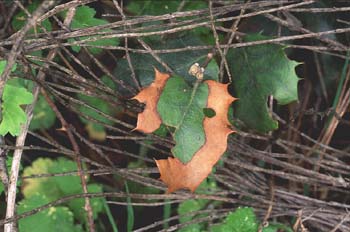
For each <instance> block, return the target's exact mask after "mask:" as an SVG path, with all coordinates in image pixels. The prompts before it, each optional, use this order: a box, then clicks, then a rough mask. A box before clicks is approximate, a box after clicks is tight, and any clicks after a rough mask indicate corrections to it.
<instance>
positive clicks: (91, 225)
mask: <svg viewBox="0 0 350 232" xmlns="http://www.w3.org/2000/svg"><path fill="white" fill-rule="evenodd" d="M41 93H42V95H43V96H44V97H45V99H46V101H47V103H48V104H49V105H50V107H51V108H52V110H53V111H54V112H55V114H56V116H57V118H58V119H59V120H60V122H61V124H62V129H63V130H64V131H66V133H67V135H68V138H69V141H70V143H71V144H72V146H73V150H74V153H75V161H76V163H77V167H78V171H79V177H80V181H81V185H82V188H83V192H84V193H87V192H88V189H87V184H86V179H85V173H84V170H83V168H82V162H81V158H80V151H79V150H80V149H79V146H78V144H77V142H76V140H75V138H74V135H73V133H72V131H71V128H70V125H69V124H68V123H67V122H66V120H65V119H64V117H63V115H62V114H61V112H60V111H59V110H58V109H57V107H56V105H55V104H54V103H53V102H52V100H51V98H50V97H49V96H48V94H47V93H46V91H45V90H44V89H41ZM85 210H86V212H87V217H88V223H89V228H90V232H94V231H95V226H94V219H93V212H92V208H91V204H90V200H89V198H88V197H85Z"/></svg>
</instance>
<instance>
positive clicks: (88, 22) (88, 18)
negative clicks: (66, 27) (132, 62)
mask: <svg viewBox="0 0 350 232" xmlns="http://www.w3.org/2000/svg"><path fill="white" fill-rule="evenodd" d="M95 15H96V11H95V9H93V8H91V7H88V6H80V7H77V10H76V13H75V15H74V18H73V21H72V24H71V28H72V29H81V28H87V27H92V26H99V25H104V24H107V23H108V21H106V20H104V19H98V18H95ZM87 38H89V37H88V36H84V37H80V39H82V40H84V39H87ZM69 41H70V42H72V41H74V40H73V39H69ZM87 44H88V45H90V46H92V47H88V49H89V50H90V52H91V53H93V54H98V53H100V52H101V51H102V49H101V48H97V47H93V46H107V45H113V46H116V45H118V44H119V39H118V38H109V39H98V40H96V41H90V42H87ZM72 49H73V51H75V52H79V51H80V46H76V45H74V46H72Z"/></svg>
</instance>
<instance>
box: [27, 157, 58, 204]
mask: <svg viewBox="0 0 350 232" xmlns="http://www.w3.org/2000/svg"><path fill="white" fill-rule="evenodd" d="M53 165H54V161H53V160H51V159H48V158H39V159H37V160H35V161H34V162H33V163H32V165H31V166H29V167H26V168H25V169H24V171H23V176H31V175H36V174H47V173H50V170H51V167H53ZM24 183H25V184H24V185H23V189H22V193H23V195H24V196H25V198H31V197H32V196H34V195H35V193H38V192H39V193H40V194H41V195H43V196H45V197H46V198H47V199H48V200H49V201H54V200H57V199H58V198H59V197H60V196H62V192H61V190H60V189H59V188H58V186H57V184H56V183H55V181H53V180H52V178H49V177H44V178H30V179H26V180H25V181H24Z"/></svg>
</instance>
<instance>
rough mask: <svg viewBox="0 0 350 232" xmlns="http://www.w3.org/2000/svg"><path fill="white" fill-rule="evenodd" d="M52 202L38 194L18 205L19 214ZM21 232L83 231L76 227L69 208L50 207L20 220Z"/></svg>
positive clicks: (78, 226)
mask: <svg viewBox="0 0 350 232" xmlns="http://www.w3.org/2000/svg"><path fill="white" fill-rule="evenodd" d="M49 202H50V200H49V199H48V198H47V197H46V196H45V195H41V194H40V193H36V194H35V195H33V196H32V197H31V198H26V199H24V200H22V201H21V202H20V203H19V205H18V212H19V213H20V214H21V213H24V212H27V211H30V210H32V209H35V208H37V207H39V206H42V205H44V204H47V203H49ZM19 230H20V231H21V232H27V231H28V232H32V231H37V232H47V231H63V232H80V231H83V230H82V228H81V226H80V225H74V217H73V213H72V212H71V211H70V210H69V209H68V208H67V207H62V206H59V207H50V208H48V209H46V210H43V211H41V212H38V213H35V214H34V215H31V216H29V217H25V218H22V219H20V220H19Z"/></svg>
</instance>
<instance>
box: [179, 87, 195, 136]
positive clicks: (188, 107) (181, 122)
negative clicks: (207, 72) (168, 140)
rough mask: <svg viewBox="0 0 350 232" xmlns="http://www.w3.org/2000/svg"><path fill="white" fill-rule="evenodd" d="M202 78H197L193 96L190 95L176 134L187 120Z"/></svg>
mask: <svg viewBox="0 0 350 232" xmlns="http://www.w3.org/2000/svg"><path fill="white" fill-rule="evenodd" d="M200 82H201V81H200V80H197V81H196V83H195V84H194V86H193V90H192V93H191V97H190V101H189V102H188V104H187V106H186V109H185V110H184V113H183V114H182V117H181V120H180V122H179V123H178V124H177V125H176V127H175V128H176V129H175V131H174V134H176V132H177V131H178V130H179V128H180V126H181V125H182V124H183V122H184V120H185V117H186V115H187V112H188V111H189V109H190V106H191V105H192V102H193V100H194V96H195V95H196V93H197V89H198V87H199V84H200Z"/></svg>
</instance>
